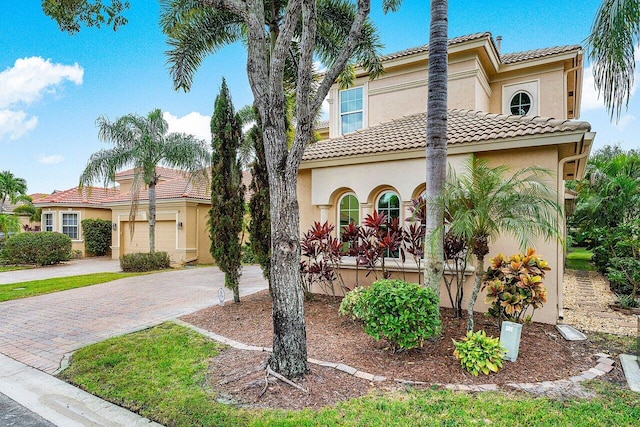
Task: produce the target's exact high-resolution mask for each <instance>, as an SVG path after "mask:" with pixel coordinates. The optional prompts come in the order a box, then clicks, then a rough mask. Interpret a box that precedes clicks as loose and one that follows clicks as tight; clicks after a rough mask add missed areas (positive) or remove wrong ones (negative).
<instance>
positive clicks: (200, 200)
mask: <svg viewBox="0 0 640 427" xmlns="http://www.w3.org/2000/svg"><path fill="white" fill-rule="evenodd" d="M156 172H157V173H158V175H159V182H158V184H157V185H156V205H157V207H156V250H157V251H165V252H167V253H168V254H169V256H170V257H171V261H172V262H175V263H187V262H198V263H212V262H213V259H212V257H211V254H210V253H209V246H210V244H211V241H210V240H209V234H208V229H207V215H208V212H209V209H210V207H211V198H210V190H209V183H208V182H205V181H204V180H198V179H189V177H188V176H187V175H185V173H184V172H182V171H178V170H174V169H169V168H164V167H158V168H156ZM133 178H134V173H133V170H132V169H129V170H125V171H122V172H119V173H118V174H116V177H115V180H116V183H117V187H115V188H108V189H105V188H89V187H84V188H83V189H82V190H81V191H79V190H78V188H77V187H74V188H72V189H69V190H66V191H59V192H54V193H53V194H51V195H47V196H44V197H41V198H38V199H36V200H34V202H33V203H34V205H35V206H37V207H40V208H42V226H41V227H42V230H43V231H58V232H61V233H64V234H67V235H68V236H69V237H71V240H72V246H73V249H74V250H79V251H81V252H82V254H83V255H84V254H85V248H84V239H83V235H82V227H81V222H82V220H83V219H85V218H94V219H105V220H109V221H111V222H112V224H113V225H112V229H113V231H112V246H111V255H112V257H113V258H114V259H117V258H119V257H120V255H121V254H127V253H135V252H148V251H149V226H148V221H147V210H148V206H149V196H148V193H147V190H146V189H143V190H141V191H140V193H139V197H138V213H137V215H136V217H135V226H134V227H133V234H132V233H131V227H130V221H129V220H130V218H129V213H130V208H131V200H132V197H131V187H132V184H133Z"/></svg>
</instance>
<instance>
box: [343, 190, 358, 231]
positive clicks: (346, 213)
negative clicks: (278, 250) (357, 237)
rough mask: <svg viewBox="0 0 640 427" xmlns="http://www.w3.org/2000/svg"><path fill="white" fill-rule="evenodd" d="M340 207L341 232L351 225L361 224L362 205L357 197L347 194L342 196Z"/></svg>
mask: <svg viewBox="0 0 640 427" xmlns="http://www.w3.org/2000/svg"><path fill="white" fill-rule="evenodd" d="M339 206H340V208H339V210H338V224H339V225H340V230H342V228H343V227H346V226H347V225H349V224H350V223H354V224H355V225H359V224H360V203H359V202H358V198H357V197H356V196H355V195H353V194H346V195H344V196H342V198H341V199H340V204H339Z"/></svg>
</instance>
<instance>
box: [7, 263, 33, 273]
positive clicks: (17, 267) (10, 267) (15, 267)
mask: <svg viewBox="0 0 640 427" xmlns="http://www.w3.org/2000/svg"><path fill="white" fill-rule="evenodd" d="M30 268H35V267H33V266H30V265H0V273H4V272H5V271H16V270H28V269H30Z"/></svg>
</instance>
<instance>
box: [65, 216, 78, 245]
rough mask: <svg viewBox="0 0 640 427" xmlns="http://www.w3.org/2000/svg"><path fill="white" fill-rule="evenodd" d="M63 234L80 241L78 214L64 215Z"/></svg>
mask: <svg viewBox="0 0 640 427" xmlns="http://www.w3.org/2000/svg"><path fill="white" fill-rule="evenodd" d="M62 233H63V234H66V235H67V236H69V237H70V238H71V239H74V240H77V239H78V214H62Z"/></svg>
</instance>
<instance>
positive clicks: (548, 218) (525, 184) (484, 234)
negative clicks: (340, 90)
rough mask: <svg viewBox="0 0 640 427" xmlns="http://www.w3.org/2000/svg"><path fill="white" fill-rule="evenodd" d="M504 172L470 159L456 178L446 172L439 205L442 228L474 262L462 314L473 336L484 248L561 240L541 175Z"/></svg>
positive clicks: (556, 211) (533, 170) (529, 170)
mask: <svg viewBox="0 0 640 427" xmlns="http://www.w3.org/2000/svg"><path fill="white" fill-rule="evenodd" d="M507 172H509V169H508V167H506V166H496V167H491V166H490V165H489V163H488V162H487V161H486V160H482V159H478V158H475V157H473V158H471V159H470V160H469V161H468V162H467V163H466V165H465V166H464V170H463V173H462V174H461V175H458V174H456V172H455V171H454V170H453V168H451V169H450V173H449V179H448V182H447V188H446V191H445V195H444V205H445V210H446V211H447V214H446V217H447V218H448V221H449V222H448V223H447V225H446V226H447V228H448V229H449V232H450V233H451V234H452V235H453V236H455V237H456V238H460V239H462V240H464V241H465V243H466V245H467V246H468V247H469V250H470V251H471V253H472V254H473V255H474V257H475V258H476V265H475V267H476V278H475V282H474V285H473V290H472V292H471V296H470V298H469V306H468V309H467V316H468V317H467V330H468V331H473V326H474V323H473V307H474V305H475V302H476V299H477V297H478V292H479V291H480V286H481V285H482V278H483V275H484V259H485V256H486V255H487V254H488V253H489V243H490V242H491V241H492V240H495V239H496V238H497V237H498V236H499V235H504V234H511V235H512V236H513V237H514V238H515V239H516V242H517V243H519V245H520V247H521V248H522V250H525V248H526V247H528V246H530V243H531V240H532V238H534V237H537V236H541V237H543V238H545V239H551V238H556V239H560V235H559V231H558V221H557V218H558V217H559V216H560V215H561V214H562V210H561V208H560V206H558V204H557V203H556V201H555V195H554V194H553V192H552V191H551V190H550V188H551V186H549V182H548V181H547V182H545V178H548V177H549V176H550V172H549V171H548V170H546V169H543V168H539V167H535V166H529V167H525V168H522V169H519V170H518V171H516V172H515V173H513V174H512V175H510V176H507Z"/></svg>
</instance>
